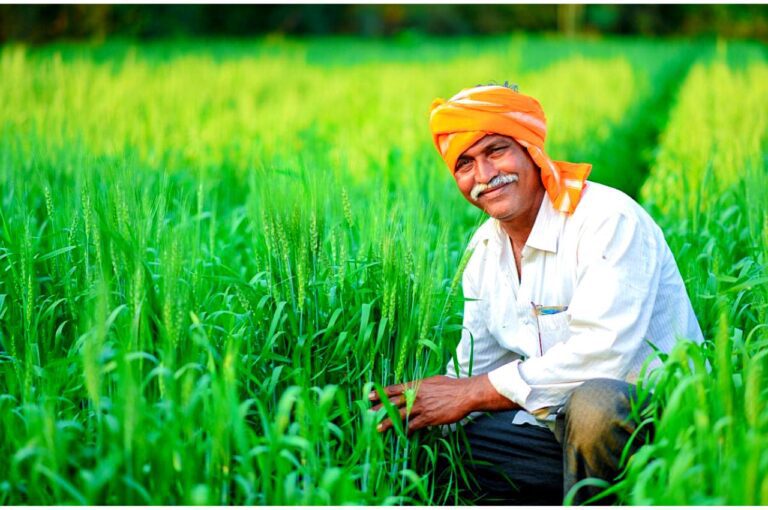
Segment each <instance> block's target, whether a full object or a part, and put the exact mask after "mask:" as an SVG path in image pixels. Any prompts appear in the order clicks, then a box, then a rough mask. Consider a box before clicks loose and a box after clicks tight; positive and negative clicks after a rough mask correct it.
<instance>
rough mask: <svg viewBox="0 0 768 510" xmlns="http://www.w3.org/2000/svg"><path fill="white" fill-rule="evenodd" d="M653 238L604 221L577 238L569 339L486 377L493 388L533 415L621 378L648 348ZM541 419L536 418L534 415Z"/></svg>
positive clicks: (631, 224) (623, 219)
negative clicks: (590, 386) (593, 383)
mask: <svg viewBox="0 0 768 510" xmlns="http://www.w3.org/2000/svg"><path fill="white" fill-rule="evenodd" d="M656 242H657V241H656V238H655V237H654V235H653V233H652V232H651V231H649V229H648V227H647V226H645V225H642V224H641V223H640V221H639V220H638V219H637V218H634V217H632V216H628V215H626V214H624V213H616V214H613V215H610V216H609V217H607V218H606V219H605V220H604V221H602V222H600V223H598V224H597V225H595V226H594V227H593V228H592V229H590V230H585V231H584V232H583V233H582V234H581V235H580V237H579V241H578V245H577V246H578V247H577V253H576V254H575V255H576V257H577V263H576V286H575V289H574V293H573V297H572V299H571V302H570V303H569V305H568V310H567V311H566V312H564V313H567V314H568V319H569V321H568V322H569V325H568V336H567V339H566V340H565V341H563V342H561V343H559V344H556V345H554V346H552V347H551V348H550V349H549V350H547V351H546V352H545V353H544V355H543V356H540V357H532V358H529V359H527V360H525V361H523V362H513V363H508V364H505V365H504V366H502V367H499V368H497V369H496V370H494V371H492V372H491V373H489V378H490V381H491V383H492V384H493V385H494V387H495V388H496V390H497V391H498V392H499V393H501V394H502V395H504V396H506V397H507V398H509V399H510V400H512V401H514V402H516V403H518V404H520V405H521V406H522V407H523V408H525V409H527V410H528V411H530V412H534V411H537V410H542V409H543V408H549V407H557V406H560V405H562V404H563V403H564V402H565V400H566V398H567V397H568V395H569V394H570V392H571V391H573V390H574V389H575V388H576V387H578V386H579V385H580V384H582V383H583V382H584V381H586V380H589V379H595V378H602V377H606V378H613V379H624V378H625V377H626V376H627V374H628V372H629V370H630V369H631V368H632V367H631V363H632V360H633V357H634V356H635V354H636V353H637V351H638V349H639V348H640V347H641V346H642V344H643V342H644V335H645V332H646V331H647V329H648V324H649V322H650V319H651V314H652V311H653V305H654V301H655V297H656V293H657V291H658V287H659V278H660V272H661V271H660V263H659V260H658V250H657V246H656ZM537 414H538V413H537Z"/></svg>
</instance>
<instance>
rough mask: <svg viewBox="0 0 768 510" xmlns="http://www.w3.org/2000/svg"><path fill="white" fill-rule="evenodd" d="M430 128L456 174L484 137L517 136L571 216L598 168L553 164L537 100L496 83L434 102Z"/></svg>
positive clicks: (550, 191)
mask: <svg viewBox="0 0 768 510" xmlns="http://www.w3.org/2000/svg"><path fill="white" fill-rule="evenodd" d="M429 127H430V129H431V130H432V138H433V141H434V143H435V147H436V148H437V150H438V152H439V153H440V156H441V157H442V158H443V160H444V161H445V163H446V164H447V165H448V168H449V169H450V170H451V172H453V170H454V168H455V166H456V161H457V160H458V159H459V157H460V156H461V154H462V153H463V152H464V151H466V150H467V149H469V148H470V147H472V146H473V145H474V144H475V143H477V142H478V141H479V140H480V139H481V138H483V137H484V136H486V135H488V134H499V135H505V136H509V137H511V138H513V139H514V140H515V141H517V143H519V144H520V145H522V146H523V147H525V149H526V150H527V151H528V154H529V155H530V156H531V159H533V161H534V163H536V166H538V167H539V168H540V169H541V182H542V184H543V185H544V189H546V190H547V195H548V196H549V198H550V200H551V201H552V204H553V205H554V207H555V209H557V210H558V211H562V212H565V213H568V214H570V213H573V211H574V210H575V209H576V206H577V205H578V203H579V200H580V199H581V192H582V190H583V189H584V186H585V185H586V180H587V177H588V176H589V172H590V171H591V169H592V165H590V164H587V163H569V162H567V161H553V160H552V159H550V158H549V156H547V153H546V152H544V139H545V138H546V133H547V125H546V118H545V117H544V111H543V110H542V108H541V105H540V104H539V102H538V101H536V99H534V98H532V97H530V96H526V95H524V94H520V93H518V92H515V91H513V90H512V89H509V88H507V87H501V86H495V85H490V86H481V87H475V88H471V89H466V90H462V91H461V92H459V93H458V94H456V95H455V96H453V97H452V98H451V99H449V100H448V101H445V100H443V99H436V100H435V101H434V102H433V103H432V107H431V109H430V119H429Z"/></svg>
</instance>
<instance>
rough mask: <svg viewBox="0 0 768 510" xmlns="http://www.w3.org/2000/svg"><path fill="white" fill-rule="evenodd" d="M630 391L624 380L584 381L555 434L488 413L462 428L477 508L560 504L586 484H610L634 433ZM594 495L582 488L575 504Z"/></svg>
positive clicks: (505, 414) (509, 413)
mask: <svg viewBox="0 0 768 510" xmlns="http://www.w3.org/2000/svg"><path fill="white" fill-rule="evenodd" d="M634 393H635V387H634V386H632V385H630V384H628V383H626V382H623V381H617V380H612V379H595V380H591V381H587V382H585V383H584V384H583V385H581V386H580V387H579V388H577V389H576V390H575V391H574V392H573V393H572V394H571V396H570V398H569V400H568V402H567V403H566V405H565V407H564V409H563V411H562V412H561V414H560V416H559V417H558V420H557V423H556V427H555V434H553V433H552V432H551V431H550V430H549V429H548V428H544V427H536V426H534V425H512V420H513V418H514V416H515V414H516V413H517V411H504V412H498V413H488V414H485V415H483V416H480V417H478V418H476V419H475V420H474V421H472V422H471V423H469V424H467V425H465V426H464V431H465V433H466V435H467V439H468V441H469V444H470V449H471V453H472V455H471V461H469V463H468V466H469V467H470V470H471V471H472V473H473V474H474V476H475V478H476V479H477V482H478V486H479V488H478V489H477V490H476V491H475V493H476V494H477V495H478V496H480V497H481V500H480V501H479V503H489V504H494V503H496V504H525V505H559V504H562V501H563V497H564V495H565V494H566V493H567V492H568V491H569V490H570V488H571V487H572V486H573V485H574V484H575V483H577V482H578V481H580V480H583V479H584V478H587V477H595V478H601V479H603V480H607V481H612V480H613V479H614V478H615V477H616V476H617V475H618V473H619V460H620V458H621V453H622V450H623V448H624V446H625V445H626V443H627V441H628V440H629V437H630V436H631V435H632V432H633V431H634V430H635V424H634V423H633V422H632V421H631V420H630V399H632V398H633V396H634ZM638 447H639V445H637V446H633V449H637V448H638ZM600 490H601V489H599V488H593V487H583V488H581V489H580V490H579V491H578V493H577V494H576V497H575V499H574V503H576V504H579V503H583V502H585V501H587V500H588V499H589V498H590V497H592V496H593V495H595V494H597V493H598V492H600ZM600 503H602V504H606V503H607V502H606V501H604V500H603V501H601V502H600Z"/></svg>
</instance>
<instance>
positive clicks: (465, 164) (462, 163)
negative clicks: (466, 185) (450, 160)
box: [456, 159, 469, 172]
mask: <svg viewBox="0 0 768 510" xmlns="http://www.w3.org/2000/svg"><path fill="white" fill-rule="evenodd" d="M468 168H469V160H466V159H464V160H459V162H458V163H457V164H456V171H457V172H461V171H463V170H466V169H468Z"/></svg>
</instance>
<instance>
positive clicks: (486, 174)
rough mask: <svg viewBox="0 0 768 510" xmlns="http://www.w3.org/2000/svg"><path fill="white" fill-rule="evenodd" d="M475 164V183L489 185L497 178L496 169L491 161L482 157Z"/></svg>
mask: <svg viewBox="0 0 768 510" xmlns="http://www.w3.org/2000/svg"><path fill="white" fill-rule="evenodd" d="M475 163H476V164H475V170H476V172H475V182H478V183H482V184H487V183H488V181H490V180H491V179H493V178H494V177H496V173H497V172H496V167H495V165H494V164H493V163H492V162H491V161H489V160H488V159H486V158H482V157H481V158H477V159H476V160H475Z"/></svg>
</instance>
